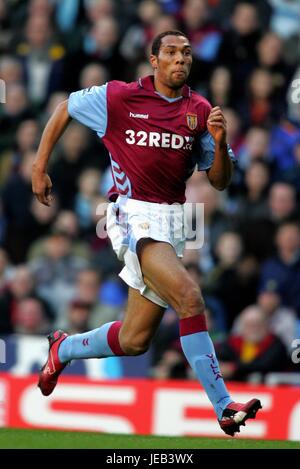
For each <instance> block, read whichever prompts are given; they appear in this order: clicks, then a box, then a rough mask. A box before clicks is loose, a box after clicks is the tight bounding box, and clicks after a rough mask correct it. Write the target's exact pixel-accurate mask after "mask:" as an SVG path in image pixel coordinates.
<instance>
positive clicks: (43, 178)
mask: <svg viewBox="0 0 300 469" xmlns="http://www.w3.org/2000/svg"><path fill="white" fill-rule="evenodd" d="M70 121H71V117H70V115H69V113H68V101H67V100H66V101H63V102H62V103H60V104H59V105H58V106H57V108H56V110H55V112H54V113H53V115H52V116H51V118H50V119H49V121H48V123H47V125H46V127H45V129H44V132H43V134H42V138H41V141H40V144H39V148H38V151H37V155H36V158H35V161H34V164H33V167H32V191H33V193H34V194H35V195H36V197H37V199H38V201H39V202H41V203H42V204H44V205H47V206H49V205H50V203H51V200H52V196H51V188H52V182H51V179H50V177H49V175H48V174H47V165H48V161H49V158H50V155H51V153H52V150H53V148H54V146H55V144H56V142H57V141H58V139H59V138H60V137H61V135H62V134H63V133H64V131H65V129H66V127H67V125H68V124H69V122H70Z"/></svg>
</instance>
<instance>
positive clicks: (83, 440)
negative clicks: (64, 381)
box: [0, 428, 300, 449]
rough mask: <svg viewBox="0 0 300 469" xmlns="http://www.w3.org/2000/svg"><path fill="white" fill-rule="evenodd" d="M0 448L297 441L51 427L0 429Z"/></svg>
mask: <svg viewBox="0 0 300 469" xmlns="http://www.w3.org/2000/svg"><path fill="white" fill-rule="evenodd" d="M0 448H7V449H29V448H30V449H54V448H57V449H79V448H81V449H98V448H105V449H292V448H294V449H295V448H298V449H300V441H299V442H296V441H293V442H292V441H260V440H245V439H238V438H235V439H233V438H231V439H227V438H226V439H222V438H220V439H217V438H215V439H213V438H192V437H189V438H187V437H158V436H139V435H115V434H103V433H87V432H62V431H52V430H22V429H11V428H10V429H0Z"/></svg>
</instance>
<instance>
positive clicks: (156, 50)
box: [151, 29, 188, 57]
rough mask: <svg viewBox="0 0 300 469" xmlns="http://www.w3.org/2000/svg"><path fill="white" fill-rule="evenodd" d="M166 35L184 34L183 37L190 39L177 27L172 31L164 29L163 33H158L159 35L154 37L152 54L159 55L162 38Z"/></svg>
mask: <svg viewBox="0 0 300 469" xmlns="http://www.w3.org/2000/svg"><path fill="white" fill-rule="evenodd" d="M166 36H183V37H185V38H187V39H188V37H187V35H186V34H184V33H183V32H181V31H178V30H177V29H174V30H172V31H164V32H163V33H160V34H158V36H156V37H155V38H154V39H153V42H152V48H151V54H152V55H156V57H157V56H158V54H159V49H160V46H161V40H162V39H163V38H164V37H166Z"/></svg>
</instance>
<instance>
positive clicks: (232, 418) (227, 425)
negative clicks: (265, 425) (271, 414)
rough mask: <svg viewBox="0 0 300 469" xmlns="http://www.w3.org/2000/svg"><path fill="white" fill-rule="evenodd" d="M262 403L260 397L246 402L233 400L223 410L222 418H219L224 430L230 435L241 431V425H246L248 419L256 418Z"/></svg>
mask: <svg viewBox="0 0 300 469" xmlns="http://www.w3.org/2000/svg"><path fill="white" fill-rule="evenodd" d="M261 408H262V405H261V403H260V401H259V400H258V399H251V401H248V402H246V404H239V403H238V402H231V404H229V405H228V406H227V407H226V409H225V410H224V411H223V415H222V418H221V420H219V424H220V427H221V428H222V430H223V431H224V432H225V433H226V434H227V435H230V436H234V434H235V433H236V432H238V433H239V431H240V426H241V425H243V426H245V422H246V420H247V419H255V417H256V414H257V412H258V410H259V409H261Z"/></svg>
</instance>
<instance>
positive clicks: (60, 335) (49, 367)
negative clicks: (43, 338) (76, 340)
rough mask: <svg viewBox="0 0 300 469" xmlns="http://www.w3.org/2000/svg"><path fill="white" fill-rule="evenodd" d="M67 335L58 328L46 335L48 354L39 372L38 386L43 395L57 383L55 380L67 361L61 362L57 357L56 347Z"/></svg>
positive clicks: (50, 390) (46, 394)
mask: <svg viewBox="0 0 300 469" xmlns="http://www.w3.org/2000/svg"><path fill="white" fill-rule="evenodd" d="M67 337H68V334H66V332H64V331H61V330H58V331H55V332H52V333H51V334H49V335H48V337H47V338H48V341H49V354H48V358H47V361H46V363H45V365H44V366H43V368H42V369H41V371H40V374H39V382H38V387H39V388H40V390H41V392H42V394H43V395H44V396H49V394H51V393H52V391H53V389H54V388H55V386H56V384H57V380H58V377H59V375H60V374H61V372H62V371H63V369H64V368H65V367H66V366H67V364H68V362H66V363H61V362H60V360H59V358H58V348H59V346H60V344H61V343H62V342H63V341H64V340H65V339H66V338H67Z"/></svg>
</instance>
